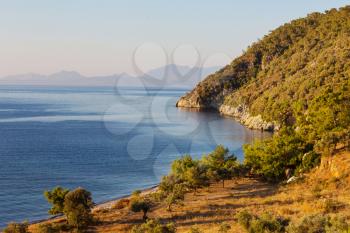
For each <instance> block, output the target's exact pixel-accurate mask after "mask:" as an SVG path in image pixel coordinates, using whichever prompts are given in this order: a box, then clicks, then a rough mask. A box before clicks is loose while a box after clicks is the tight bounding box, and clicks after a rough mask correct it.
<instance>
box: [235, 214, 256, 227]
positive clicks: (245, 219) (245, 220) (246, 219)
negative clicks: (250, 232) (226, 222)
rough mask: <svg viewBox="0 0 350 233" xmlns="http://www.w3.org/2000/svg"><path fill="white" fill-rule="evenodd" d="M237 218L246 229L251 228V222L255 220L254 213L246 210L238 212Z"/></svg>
mask: <svg viewBox="0 0 350 233" xmlns="http://www.w3.org/2000/svg"><path fill="white" fill-rule="evenodd" d="M236 218H237V220H238V223H239V224H240V225H242V226H243V227H244V228H245V229H249V228H250V223H251V221H252V220H253V215H251V214H250V213H249V212H248V211H246V210H244V211H241V212H239V213H238V214H236Z"/></svg>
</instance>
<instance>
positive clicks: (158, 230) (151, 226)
mask: <svg viewBox="0 0 350 233" xmlns="http://www.w3.org/2000/svg"><path fill="white" fill-rule="evenodd" d="M175 231H176V229H175V226H174V225H173V224H167V225H162V224H161V223H160V222H159V221H157V220H148V221H147V222H146V223H143V224H141V225H139V226H134V227H133V228H132V230H131V232H132V233H175Z"/></svg>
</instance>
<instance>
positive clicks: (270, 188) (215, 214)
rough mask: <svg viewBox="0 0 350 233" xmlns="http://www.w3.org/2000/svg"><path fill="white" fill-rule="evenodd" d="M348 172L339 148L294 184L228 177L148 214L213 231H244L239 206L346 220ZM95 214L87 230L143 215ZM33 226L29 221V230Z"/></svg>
mask: <svg viewBox="0 0 350 233" xmlns="http://www.w3.org/2000/svg"><path fill="white" fill-rule="evenodd" d="M349 173H350V153H343V154H340V155H337V156H335V157H332V158H326V159H324V160H323V161H322V164H321V165H320V168H318V169H315V171H313V172H311V173H310V174H308V175H307V176H306V177H305V178H304V179H303V180H300V181H299V182H297V183H294V184H289V185H281V186H277V185H273V184H269V183H266V182H262V181H260V180H257V179H249V178H241V179H238V180H230V181H227V182H225V185H226V187H225V188H222V185H221V183H220V184H219V183H218V184H212V185H211V186H210V187H209V188H204V189H201V190H199V191H198V192H197V194H194V193H189V194H187V195H186V197H185V202H184V205H182V206H175V207H174V208H173V211H172V212H168V211H166V208H165V206H164V205H162V204H159V205H157V206H155V207H154V208H153V209H152V211H151V212H150V213H149V217H150V218H156V219H159V220H160V221H161V222H162V223H169V222H174V223H175V225H176V227H177V232H179V233H183V232H188V231H189V229H190V228H191V227H197V228H198V229H200V230H202V231H203V232H208V233H209V232H210V233H213V232H214V233H215V232H218V229H219V227H220V224H222V223H223V222H225V223H228V224H229V225H230V226H231V227H232V228H231V230H230V232H234V233H239V232H244V230H243V229H242V228H241V227H240V226H239V225H238V223H237V222H236V219H235V214H236V213H237V212H239V211H241V210H248V211H249V212H251V213H253V214H262V213H263V212H270V213H272V214H274V215H277V216H282V217H284V218H287V219H290V220H292V221H295V220H297V219H300V218H302V217H303V216H305V215H309V214H315V213H327V214H330V215H332V214H340V215H342V216H345V217H346V218H347V219H348V220H350V191H349V190H350V176H349ZM94 216H95V218H96V219H98V221H99V224H98V225H96V226H93V227H91V228H90V229H89V232H105V233H112V232H113V233H115V232H129V231H130V229H131V228H132V226H133V225H135V224H141V223H142V220H141V219H142V214H141V213H140V214H135V213H132V212H130V211H129V210H128V208H127V207H126V208H124V209H118V208H114V209H113V208H110V209H108V208H105V209H104V208H100V209H99V210H95V211H94ZM35 228H36V226H35V225H33V226H31V230H32V232H35Z"/></svg>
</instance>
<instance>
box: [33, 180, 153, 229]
mask: <svg viewBox="0 0 350 233" xmlns="http://www.w3.org/2000/svg"><path fill="white" fill-rule="evenodd" d="M158 186H159V184H157V185H153V186H151V187H149V188H144V189H141V190H140V191H141V196H144V195H147V194H150V193H152V192H155V191H157V189H158ZM130 198H131V194H128V195H123V196H120V197H116V198H113V199H111V200H107V201H103V202H100V203H96V204H95V205H94V207H92V212H96V211H101V210H105V209H112V207H113V205H114V204H115V203H117V202H118V201H120V200H122V199H130ZM62 217H63V215H62V214H61V215H56V216H52V217H49V218H44V219H39V220H34V221H30V222H29V225H36V224H40V223H43V222H48V221H54V220H59V219H61V218H62Z"/></svg>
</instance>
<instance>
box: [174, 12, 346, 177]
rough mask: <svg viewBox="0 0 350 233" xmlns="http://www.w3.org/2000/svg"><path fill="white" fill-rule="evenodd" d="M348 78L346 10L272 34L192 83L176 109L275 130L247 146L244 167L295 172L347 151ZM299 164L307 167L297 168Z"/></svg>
mask: <svg viewBox="0 0 350 233" xmlns="http://www.w3.org/2000/svg"><path fill="white" fill-rule="evenodd" d="M349 77H350V6H347V7H343V8H341V9H332V10H329V11H326V12H325V13H312V14H309V15H308V16H307V17H305V18H301V19H297V20H294V21H292V22H290V23H287V24H285V25H283V26H281V27H279V28H278V29H276V30H274V31H272V32H271V33H270V34H268V35H266V36H265V37H264V38H263V39H261V40H259V41H258V42H256V43H254V44H253V45H251V46H250V47H249V48H248V49H247V51H246V52H244V54H243V55H242V56H240V57H238V58H236V59H235V60H233V61H232V63H231V64H229V65H227V66H226V67H224V68H223V69H221V70H220V71H218V72H216V73H215V74H212V75H210V76H209V77H207V78H206V79H205V80H204V81H202V82H201V83H199V84H198V85H197V86H196V88H195V89H194V90H192V91H191V92H190V93H188V94H187V95H186V96H184V97H182V98H181V99H180V100H179V101H178V103H177V106H178V107H194V108H215V109H218V110H219V111H220V112H222V113H223V114H227V115H232V116H235V117H236V118H238V120H240V121H241V122H242V123H244V124H246V125H248V126H249V127H251V128H259V129H260V128H261V129H265V130H273V129H276V128H277V129H279V133H277V134H276V135H275V136H274V138H273V139H270V140H268V141H265V142H259V143H255V144H254V145H251V146H246V163H248V164H251V166H253V167H254V169H255V170H256V171H258V172H260V173H263V174H264V175H268V176H270V177H273V178H276V177H278V178H280V177H284V169H285V168H286V167H291V168H293V169H294V170H295V172H296V171H298V170H299V171H300V170H302V169H303V168H305V167H309V166H311V165H310V164H313V163H316V162H317V161H318V157H319V156H318V155H321V154H332V153H333V152H334V151H335V150H338V149H340V148H346V147H348V145H349V137H350V136H349V135H350V78H349ZM250 118H251V119H250ZM256 121H261V122H263V124H262V123H258V124H257V123H256ZM251 122H253V123H251ZM269 122H272V123H271V124H272V125H274V126H273V127H271V125H267V123H269ZM266 125H267V126H266ZM311 152H312V153H315V154H316V155H315V154H311ZM310 154H311V155H310ZM306 155H310V158H307V156H306ZM306 160H310V161H306ZM303 163H308V164H307V165H306V164H304V165H303V166H304V167H301V166H302V164H303ZM267 164H268V165H269V166H268V167H264V166H265V165H267ZM276 170H278V171H277V172H276ZM271 172H272V174H270V173H271Z"/></svg>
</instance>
